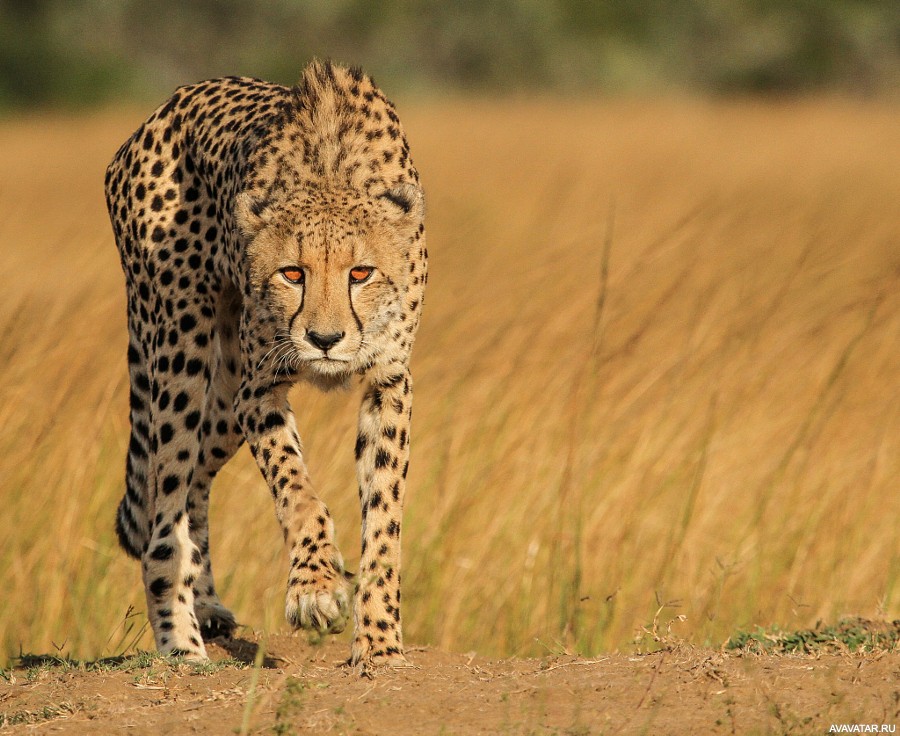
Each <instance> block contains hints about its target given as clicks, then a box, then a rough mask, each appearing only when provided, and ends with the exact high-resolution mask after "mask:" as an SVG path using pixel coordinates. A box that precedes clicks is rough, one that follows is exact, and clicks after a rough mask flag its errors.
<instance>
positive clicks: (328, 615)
mask: <svg viewBox="0 0 900 736" xmlns="http://www.w3.org/2000/svg"><path fill="white" fill-rule="evenodd" d="M349 610H350V588H349V586H348V585H347V583H346V582H345V581H344V580H343V579H342V578H341V579H335V580H326V581H321V582H320V583H319V584H318V585H307V586H303V585H296V586H295V587H293V588H291V589H289V590H288V594H287V605H286V607H285V617H286V618H287V620H288V622H289V623H290V624H291V625H292V626H293V627H294V628H295V629H307V630H310V631H316V632H319V633H320V634H339V633H340V632H342V631H343V630H344V628H345V627H346V626H347V620H348V618H349Z"/></svg>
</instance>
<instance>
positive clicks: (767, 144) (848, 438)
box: [0, 0, 900, 666]
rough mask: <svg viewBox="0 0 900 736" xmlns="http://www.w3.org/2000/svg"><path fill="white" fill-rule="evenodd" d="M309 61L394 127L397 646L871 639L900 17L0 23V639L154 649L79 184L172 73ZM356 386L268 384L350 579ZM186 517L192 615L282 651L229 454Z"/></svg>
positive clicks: (739, 7)
mask: <svg viewBox="0 0 900 736" xmlns="http://www.w3.org/2000/svg"><path fill="white" fill-rule="evenodd" d="M314 55H315V56H319V57H331V58H333V59H334V60H336V61H341V62H344V63H347V64H359V65H360V66H362V67H363V68H364V69H366V70H367V71H368V72H370V73H371V74H372V75H373V76H374V77H375V78H376V79H377V80H378V82H379V84H380V85H381V87H382V88H383V89H384V90H385V92H386V94H387V95H388V96H389V97H390V98H391V99H393V100H394V101H395V102H396V103H397V107H398V111H399V114H400V117H401V119H402V121H403V125H404V129H405V131H406V134H407V136H408V138H409V142H410V145H411V148H412V155H413V158H414V160H415V162H416V166H417V168H418V169H419V171H420V173H421V176H422V181H423V183H424V186H425V190H426V193H427V197H428V202H429V204H428V226H427V227H428V240H429V251H430V254H431V256H430V257H431V260H430V273H429V286H428V294H427V298H426V306H425V314H424V318H423V321H422V326H421V328H420V332H419V336H418V338H417V344H416V349H415V352H414V356H413V374H414V375H415V380H416V399H415V411H414V419H413V434H412V437H413V439H412V460H411V465H410V474H409V492H408V496H407V508H406V512H405V523H404V531H403V534H404V536H403V554H404V567H403V582H404V590H403V600H404V613H403V615H404V631H405V637H406V641H407V642H408V643H410V644H413V645H419V644H435V645H437V646H440V647H442V648H445V649H448V650H454V651H469V650H477V651H479V652H482V653H484V654H495V655H513V654H516V655H526V654H527V655H539V654H546V653H548V652H559V651H573V652H581V653H584V654H595V653H597V652H599V651H609V650H611V649H623V650H627V651H633V650H634V649H635V648H642V649H644V650H646V649H647V648H653V647H658V646H662V645H663V644H664V642H665V638H666V637H667V636H670V635H671V636H675V637H683V639H684V640H687V641H689V642H691V643H695V644H701V645H707V646H713V647H718V646H721V645H722V644H723V643H724V642H726V641H727V640H728V639H729V637H732V636H734V635H735V634H736V633H738V632H747V631H755V630H756V629H755V627H757V626H761V627H772V626H780V627H791V628H794V629H796V628H801V627H811V626H814V625H816V624H817V622H834V621H836V620H838V619H840V618H841V617H844V616H864V617H869V618H873V619H882V618H900V535H898V525H897V519H898V518H900V493H898V484H897V479H898V478H900V386H898V376H900V208H898V206H897V205H898V202H900V177H898V171H900V135H898V131H900V97H898V79H900V75H898V71H900V3H898V2H896V1H895V0H883V1H880V0H792V1H791V2H787V1H785V2H779V1H777V0H731V1H730V2H729V1H727V0H643V1H641V2H636V1H634V0H605V1H603V2H599V1H598V2H589V1H587V0H496V1H495V2H479V1H477V0H461V1H459V2H438V1H437V0H427V1H424V2H382V1H377V0H328V1H324V0H322V1H318V0H316V1H309V2H288V1H287V0H270V1H269V2H247V1H246V0H221V1H218V2H213V0H199V1H198V0H194V1H192V2H185V1H183V0H179V1H175V0H172V1H169V0H166V1H162V0H160V1H156V2H147V1H146V0H143V1H134V0H0V273H2V274H3V289H2V296H0V397H2V398H0V519H2V527H3V534H4V537H3V544H2V545H0V591H3V593H2V595H0V642H2V645H3V652H2V654H5V656H6V657H7V658H9V657H14V656H15V655H16V654H18V653H19V652H21V651H25V652H28V651H31V652H41V653H54V652H62V653H67V654H72V655H75V656H79V657H88V658H95V657H98V656H101V655H108V654H120V653H123V652H130V651H134V650H135V649H140V648H151V647H152V645H153V644H152V637H151V636H150V634H149V632H148V630H147V622H146V617H145V615H144V611H145V607H146V603H145V599H144V593H143V588H142V585H141V581H140V569H139V566H138V565H137V564H136V563H135V562H134V561H133V560H130V559H128V558H126V556H125V555H124V553H122V552H121V550H119V549H118V545H117V542H116V539H115V535H114V532H113V519H114V513H115V509H116V505H117V503H118V501H119V499H120V498H121V495H122V493H123V491H124V465H125V452H126V448H127V446H128V437H129V431H128V378H127V371H126V361H125V347H126V330H125V299H124V283H123V278H122V273H121V269H120V266H119V262H118V254H117V252H116V249H115V247H114V244H113V238H112V234H111V231H110V227H109V221H108V218H107V214H106V210H105V205H104V201H103V192H102V182H103V173H104V169H105V167H106V165H107V163H108V162H109V160H110V159H111V157H112V155H113V153H114V152H115V151H116V149H117V148H118V147H119V146H120V145H121V143H122V142H123V141H124V140H125V139H126V138H127V137H128V136H129V135H131V133H132V132H133V131H134V130H135V128H136V127H137V126H138V125H139V124H140V123H141V121H143V120H144V119H146V117H147V116H148V114H149V113H150V111H151V110H152V109H153V108H154V107H155V106H156V105H157V104H159V103H160V102H162V101H163V100H164V99H165V98H166V97H167V96H168V95H169V94H170V93H171V92H172V90H173V89H174V88H175V87H176V86H178V85H181V84H184V83H188V82H191V81H195V80H198V79H201V78H208V77H214V76H221V75H226V74H244V75H253V76H259V77H263V78H268V79H272V80H275V81H279V82H283V83H287V84H289V83H292V82H293V81H294V80H296V79H297V78H298V76H299V73H300V70H301V69H302V67H303V66H304V65H305V63H306V62H307V61H308V60H309V59H310V58H311V57H312V56H314ZM358 393H359V391H358V388H357V389H354V390H353V391H352V392H351V393H350V394H346V393H338V394H328V395H323V394H320V393H317V392H315V391H313V390H311V389H310V388H309V387H298V388H297V389H296V391H295V393H294V394H292V401H293V404H294V408H295V413H296V416H297V423H298V428H299V430H300V434H301V436H302V438H303V441H304V446H305V449H306V456H307V462H308V465H309V468H310V473H311V477H312V479H313V482H314V483H315V485H316V487H317V489H318V490H319V492H320V495H321V497H322V498H323V499H324V500H325V501H326V503H327V504H328V505H329V508H330V509H331V512H332V515H333V516H334V518H335V522H336V527H337V536H338V543H339V546H340V548H341V549H342V551H343V553H344V558H345V560H346V561H347V564H348V568H349V569H353V568H354V566H355V565H356V564H357V559H358V552H359V533H360V531H359V509H358V504H357V494H356V490H355V488H356V481H355V469H354V463H353V445H354V440H355V436H356V430H355V422H356V407H357V406H358V400H359V396H358ZM211 529H212V558H213V562H214V569H215V571H216V576H217V583H218V589H219V592H220V594H221V596H222V598H223V601H224V602H225V603H226V605H228V606H230V607H232V609H233V610H234V612H235V614H236V615H237V617H238V620H239V621H240V622H241V623H242V624H245V625H247V626H249V627H252V628H253V629H255V630H257V631H261V632H266V631H281V630H285V629H286V628H287V625H286V624H285V622H284V616H283V610H284V592H285V582H286V573H287V564H288V563H287V560H286V559H285V558H286V556H285V553H284V550H283V547H282V543H281V534H280V531H279V529H278V525H277V523H276V521H275V515H274V513H273V510H272V504H271V500H270V497H269V493H268V492H267V491H266V488H265V484H264V483H263V481H262V479H261V477H260V474H259V471H258V469H257V468H256V466H255V464H254V462H253V459H252V457H251V456H250V454H249V452H247V451H246V450H244V449H242V450H241V452H239V453H238V455H237V457H235V459H234V460H233V461H231V462H230V463H229V464H228V465H227V466H226V467H225V469H224V470H223V471H222V473H221V474H220V476H219V478H217V480H216V485H215V487H214V489H213V496H212V505H211ZM349 635H350V632H346V633H345V634H344V635H343V636H344V637H345V639H346V638H347V637H349ZM2 662H3V660H2V659H0V666H2Z"/></svg>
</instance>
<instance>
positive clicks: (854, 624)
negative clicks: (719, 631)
mask: <svg viewBox="0 0 900 736" xmlns="http://www.w3.org/2000/svg"><path fill="white" fill-rule="evenodd" d="M898 648H900V621H870V620H867V619H862V618H843V619H841V620H840V621H838V622H837V623H836V624H833V625H823V624H822V623H819V624H817V625H816V627H815V628H813V629H801V630H799V631H783V630H782V629H779V628H778V627H773V628H769V629H764V628H762V627H760V626H757V627H756V629H755V630H754V631H739V632H738V633H736V634H735V635H734V636H732V637H730V638H729V639H728V641H727V642H726V643H725V649H727V650H743V651H749V652H759V653H763V654H821V653H829V652H846V651H850V652H873V651H888V652H893V651H897V650H898Z"/></svg>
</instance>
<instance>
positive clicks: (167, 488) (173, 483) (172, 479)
mask: <svg viewBox="0 0 900 736" xmlns="http://www.w3.org/2000/svg"><path fill="white" fill-rule="evenodd" d="M179 484H180V481H179V480H178V476H177V475H167V476H166V477H165V478H163V482H162V491H163V493H165V494H167V495H168V494H169V493H172V492H173V491H175V489H177V488H178V486H179Z"/></svg>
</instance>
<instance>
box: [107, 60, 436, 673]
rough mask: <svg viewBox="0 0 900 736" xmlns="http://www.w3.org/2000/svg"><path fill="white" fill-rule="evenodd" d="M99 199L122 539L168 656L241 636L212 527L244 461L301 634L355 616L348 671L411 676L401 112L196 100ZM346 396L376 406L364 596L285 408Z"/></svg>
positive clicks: (176, 113)
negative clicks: (406, 607)
mask: <svg viewBox="0 0 900 736" xmlns="http://www.w3.org/2000/svg"><path fill="white" fill-rule="evenodd" d="M106 198H107V204H108V207H109V212H110V218H111V221H112V225H113V230H114V233H115V238H116V243H117V245H118V247H119V252H120V255H121V262H122V268H123V270H124V272H125V277H126V287H127V297H128V310H127V311H128V332H129V346H128V367H129V372H130V379H131V442H130V445H129V449H128V457H127V464H126V486H125V488H126V490H125V496H124V498H123V499H122V502H121V503H120V505H119V509H118V515H117V517H116V529H117V532H118V535H119V539H120V541H121V544H122V546H123V547H124V549H125V550H126V551H127V552H128V553H129V554H130V555H132V556H133V557H136V558H139V559H140V560H141V563H142V572H143V579H144V585H145V588H146V594H147V607H148V614H149V618H150V623H151V625H152V627H153V632H154V635H155V638H156V645H157V647H158V649H159V650H160V651H161V652H163V653H170V654H182V655H184V656H187V657H190V658H194V659H203V658H205V657H206V650H205V647H204V642H203V640H204V639H208V638H210V637H212V636H218V635H226V636H227V635H230V634H231V633H232V631H233V629H234V628H235V620H234V617H233V616H232V614H231V613H230V612H229V611H228V610H227V609H226V608H225V607H224V606H223V605H222V603H221V602H220V600H219V598H218V596H217V594H216V590H215V585H214V583H213V575H212V569H211V566H210V557H209V534H208V527H207V507H208V501H209V492H210V485H211V483H212V481H213V478H214V477H215V475H216V473H217V472H218V470H219V469H220V468H221V467H222V466H223V465H224V464H225V462H227V461H228V459H229V458H231V457H232V455H234V453H235V451H236V450H237V449H238V447H239V446H240V445H241V444H242V443H243V442H244V441H246V442H247V443H248V445H249V447H250V450H251V452H252V453H253V456H254V458H255V459H256V461H257V463H258V465H259V468H260V471H261V472H262V475H263V477H264V478H265V480H266V482H267V483H268V485H269V487H270V489H271V492H272V497H273V499H274V502H275V510H276V514H277V517H278V521H279V522H280V524H281V527H282V530H283V533H284V541H285V544H286V545H287V549H288V551H289V553H290V562H291V565H290V573H289V576H288V585H287V603H286V616H287V619H288V621H289V622H290V623H291V624H293V625H294V626H295V627H302V628H307V629H314V630H318V631H320V632H337V631H340V630H341V629H342V628H343V627H344V623H345V621H346V619H347V617H348V616H349V611H350V609H351V607H352V611H353V615H354V624H355V635H354V640H353V645H352V651H351V662H352V663H354V664H358V665H361V666H368V665H370V664H378V663H394V662H397V661H402V657H403V644H402V636H401V629H400V527H401V512H402V507H403V496H404V489H405V478H406V471H407V467H408V459H409V436H410V435H409V424H410V413H411V404H412V378H411V376H410V372H409V358H410V351H411V349H412V345H413V339H414V336H415V333H416V328H417V326H418V323H419V315H420V312H421V309H422V299H423V293H424V288H425V282H426V259H427V251H426V248H425V227H424V197H423V194H422V190H421V188H420V186H419V176H418V173H417V172H416V169H415V168H414V166H413V163H412V160H411V159H410V155H409V146H408V145H407V142H406V138H405V136H404V133H403V128H402V126H401V124H400V121H399V119H398V117H397V114H396V112H395V110H394V107H393V106H392V105H391V103H390V102H389V101H388V100H387V99H386V98H385V97H384V95H383V94H382V93H381V91H380V90H379V89H378V88H377V87H376V86H375V84H374V82H373V81H372V80H371V79H370V78H369V77H367V76H366V75H364V74H363V73H362V72H361V71H359V70H358V69H345V68H342V67H339V66H335V65H332V64H330V63H321V62H313V63H311V64H310V65H309V66H308V67H307V68H306V69H305V70H304V72H303V75H302V78H301V81H300V82H299V84H298V85H297V86H296V87H293V88H288V87H283V86H280V85H276V84H271V83H268V82H263V81H260V80H256V79H247V78H239V77H229V78H226V79H216V80H212V81H207V82H201V83H199V84H194V85H191V86H186V87H182V88H180V89H179V90H177V91H176V92H175V94H174V96H173V97H172V98H171V99H170V100H169V101H168V102H166V103H165V104H164V105H163V106H161V107H160V108H159V109H157V110H156V112H154V113H153V115H152V116H151V117H150V118H149V119H148V120H147V121H146V122H145V123H144V124H143V125H141V127H140V128H138V130H137V131H136V132H135V133H134V135H132V136H131V138H129V139H128V140H127V141H126V142H125V144H124V145H123V146H122V147H121V148H120V149H119V151H118V153H117V154H116V155H115V157H114V159H113V161H112V163H111V164H110V165H109V167H108V169H107V172H106ZM360 269H362V270H360ZM298 272H299V273H300V276H299V277H298ZM367 274H368V275H367ZM361 275H362V276H366V278H363V279H360V278H359V277H360V276H361ZM353 376H362V380H363V381H364V382H365V384H366V389H365V393H364V398H363V400H362V405H361V406H360V410H359V431H358V436H357V441H356V461H357V478H358V482H359V498H360V507H361V511H362V529H363V532H362V557H361V567H360V572H359V575H358V577H357V578H356V584H355V586H353V585H351V583H350V580H349V577H350V576H348V575H347V574H346V573H345V571H344V564H343V560H342V558H341V554H340V552H339V551H338V549H337V547H336V546H335V541H334V527H333V524H332V521H331V516H330V514H329V513H328V509H327V508H326V507H325V504H323V503H322V501H321V500H319V498H318V497H317V496H316V494H315V492H314V490H313V488H312V485H311V483H310V480H309V476H308V474H307V470H306V466H305V464H304V461H303V452H302V449H301V445H300V438H299V436H298V434H297V430H296V428H295V424H294V416H293V414H292V412H291V408H290V406H289V404H288V401H287V394H288V390H289V389H290V387H291V386H292V385H293V384H294V383H295V382H297V381H300V380H306V381H310V382H312V383H314V384H316V385H318V386H320V387H322V388H324V389H329V388H333V387H336V386H343V385H346V384H347V383H348V382H349V381H350V380H351V379H352V377H353ZM238 523H241V522H238ZM351 599H352V606H351Z"/></svg>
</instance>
